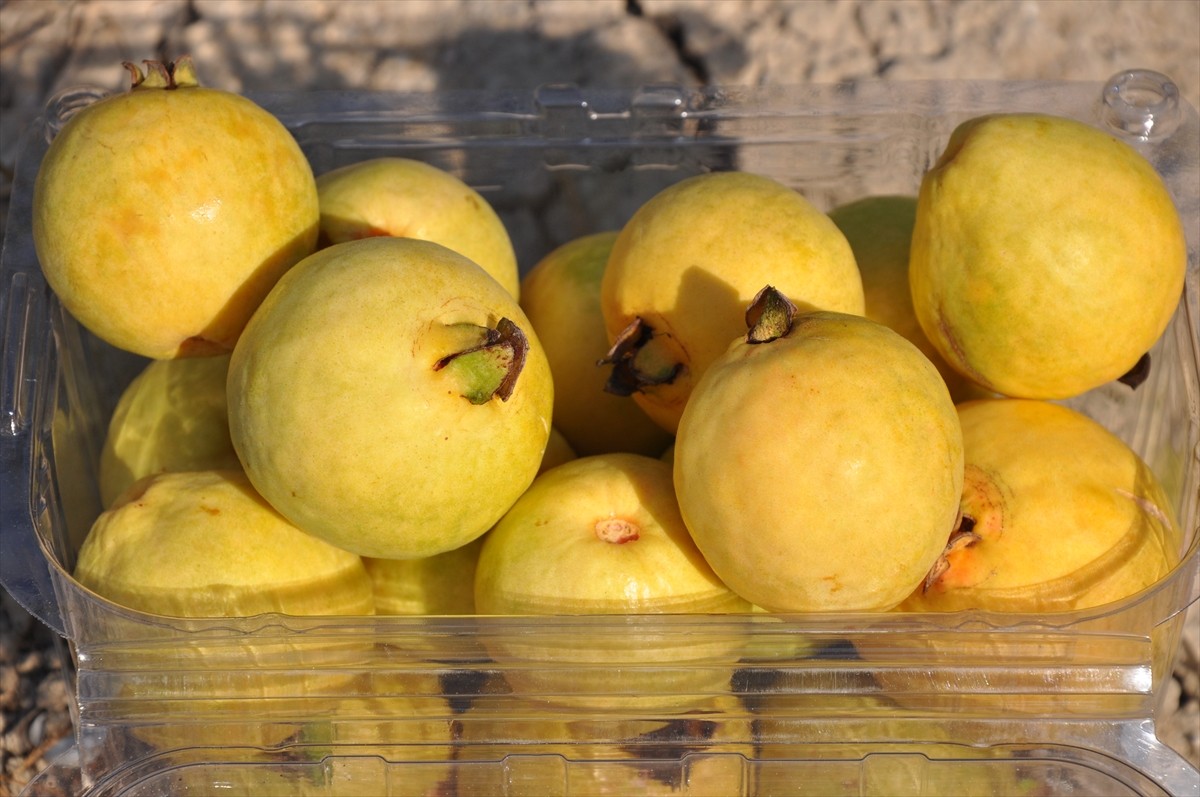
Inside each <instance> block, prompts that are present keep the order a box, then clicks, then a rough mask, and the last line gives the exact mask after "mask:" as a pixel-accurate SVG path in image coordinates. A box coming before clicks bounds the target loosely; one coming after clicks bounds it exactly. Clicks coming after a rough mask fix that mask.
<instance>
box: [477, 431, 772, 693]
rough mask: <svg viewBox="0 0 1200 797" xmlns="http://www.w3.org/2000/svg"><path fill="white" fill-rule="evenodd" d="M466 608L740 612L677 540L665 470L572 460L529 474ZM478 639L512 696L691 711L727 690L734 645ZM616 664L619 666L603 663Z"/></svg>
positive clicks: (650, 637)
mask: <svg viewBox="0 0 1200 797" xmlns="http://www.w3.org/2000/svg"><path fill="white" fill-rule="evenodd" d="M475 608H476V611H477V612H478V613H480V614H497V615H545V614H574V615H596V614H601V615H624V616H629V615H646V614H692V613H714V614H720V613H728V612H745V611H749V609H750V605H749V604H748V603H747V602H746V601H745V600H743V599H742V598H741V597H739V596H738V595H736V594H734V593H733V592H732V591H730V589H729V588H728V587H727V586H725V585H724V584H723V583H721V581H720V579H719V578H717V576H716V575H714V573H713V571H712V569H711V568H710V567H709V566H708V564H707V562H705V560H704V557H703V556H701V554H700V552H699V551H698V550H697V549H696V546H695V545H694V544H693V542H692V540H691V538H690V537H689V536H688V532H687V529H686V527H684V525H683V521H682V519H681V518H680V516H679V507H678V505H677V503H676V501H675V494H674V489H673V488H672V486H671V469H670V466H668V465H667V464H666V463H664V462H662V461H661V460H657V459H652V458H650V457H645V456H642V455H639V454H626V453H614V454H597V455H594V456H591V457H581V458H579V459H576V460H572V461H571V462H567V463H566V464H563V465H560V466H558V467H557V468H553V469H551V470H548V471H546V472H545V473H543V474H542V475H541V476H539V477H538V478H537V479H536V480H535V481H534V483H533V484H532V485H531V486H530V487H529V489H528V490H527V491H526V492H525V494H524V495H522V496H521V498H520V499H519V500H518V501H517V502H516V503H515V504H513V507H512V508H511V509H510V510H509V511H508V512H507V513H506V514H505V516H504V517H503V518H502V519H501V520H500V522H499V523H497V524H496V527H495V528H493V529H492V530H491V531H490V532H489V533H488V534H487V536H486V537H485V538H484V543H483V548H482V550H481V551H480V554H479V561H478V564H477V568H476V572H475ZM624 631H625V632H623V633H619V634H612V633H609V632H605V633H600V634H596V635H595V636H592V635H589V634H588V632H587V631H585V630H581V631H580V632H579V636H578V638H573V639H568V638H567V637H566V636H565V635H562V634H561V633H559V634H555V633H550V634H546V635H540V634H523V633H522V634H511V635H489V636H488V637H487V638H486V639H485V640H484V642H485V644H486V645H487V647H488V651H489V652H490V653H491V655H492V657H493V658H495V659H496V660H497V661H499V662H501V663H503V664H506V679H507V680H508V682H509V683H510V684H511V685H512V686H513V688H514V689H517V690H519V691H520V692H522V693H524V694H528V695H537V696H538V698H539V699H544V700H546V701H548V702H551V703H556V704H559V705H573V706H589V707H596V708H598V707H602V706H607V707H616V706H625V707H627V708H632V707H641V708H647V707H650V706H664V705H672V706H673V705H679V704H683V703H691V702H693V701H694V700H696V699H697V696H700V695H704V694H709V693H711V692H712V690H716V689H723V688H724V687H725V685H727V683H728V680H729V678H730V676H731V673H732V670H733V667H734V666H735V664H736V662H737V660H738V657H739V649H740V645H741V642H742V640H741V639H740V636H739V635H737V634H731V632H730V631H729V630H728V629H723V630H722V631H721V632H717V633H708V632H699V633H696V634H691V635H677V636H671V635H670V633H669V631H668V632H666V633H664V632H662V631H659V630H655V629H653V628H651V629H650V630H642V629H640V628H638V627H637V626H631V627H629V628H628V629H625V630H624ZM614 661H619V662H620V663H621V666H619V667H612V666H609V663H610V662H614Z"/></svg>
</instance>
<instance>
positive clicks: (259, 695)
mask: <svg viewBox="0 0 1200 797" xmlns="http://www.w3.org/2000/svg"><path fill="white" fill-rule="evenodd" d="M94 96H95V92H94V91H92V90H90V89H81V90H78V91H74V92H69V93H67V94H65V95H61V96H59V97H57V98H55V101H54V102H52V103H51V104H50V105H49V106H48V108H47V114H46V115H45V117H44V118H42V119H40V120H39V121H38V122H37V123H36V124H34V125H33V126H32V127H31V128H30V129H29V130H28V131H27V134H26V138H25V139H24V142H23V145H24V148H23V150H22V151H21V155H20V160H19V163H18V168H17V173H16V177H15V181H14V193H13V198H12V205H11V215H10V219H9V223H8V231H9V233H8V238H7V240H6V241H5V247H4V251H3V256H2V261H0V262H2V274H0V276H2V280H3V282H2V284H3V304H2V305H0V320H2V323H3V329H2V334H3V341H2V343H3V348H2V351H3V370H2V372H0V377H2V381H0V462H2V466H3V471H2V476H0V479H2V481H0V487H2V494H0V541H2V543H3V556H2V558H0V581H2V582H3V585H4V587H5V588H6V589H8V590H9V591H10V592H11V593H12V594H13V595H14V596H15V597H16V598H17V600H19V601H20V602H21V603H22V604H23V605H24V606H25V607H26V608H28V609H29V610H30V611H31V612H32V613H33V614H34V615H36V616H37V617H39V618H40V619H41V620H43V621H44V622H45V623H46V624H47V625H49V626H50V627H51V628H53V629H55V630H56V631H58V632H59V633H60V634H62V635H63V636H64V637H65V638H66V639H67V640H68V644H69V645H70V648H71V651H72V660H73V670H74V672H73V675H74V686H75V692H76V696H77V706H76V708H77V712H78V714H77V744H76V747H75V748H74V749H73V750H72V751H71V753H70V759H69V760H66V761H63V762H62V763H60V764H59V765H56V766H55V767H53V768H51V769H50V770H48V771H47V772H46V773H45V774H43V776H41V777H39V778H38V779H37V780H36V781H35V782H34V783H33V784H31V786H30V788H29V791H28V793H30V794H35V795H36V794H43V793H55V792H53V791H51V790H52V789H53V788H55V784H58V783H68V784H70V786H69V788H71V789H72V790H73V791H74V792H76V793H84V794H87V795H89V797H98V796H99V795H105V796H107V795H118V794H119V795H148V794H155V795H167V794H183V793H193V792H200V793H209V792H220V793H247V794H256V795H258V794H268V795H269V794H275V793H280V794H285V793H286V794H307V793H311V794H319V795H335V794H380V795H383V794H386V795H407V794H426V793H437V794H458V795H464V796H467V795H485V794H486V795H493V794H509V795H519V794H537V795H599V794H629V793H637V794H657V793H665V794H690V795H701V794H722V795H728V794H755V795H776V794H792V795H802V794H803V795H807V794H853V795H870V794H880V795H884V794H886V795H900V794H920V795H935V794H953V795H969V794H976V793H978V794H989V795H991V794H1029V795H1035V794H1036V795H1066V794H1071V795H1083V794H1087V795H1095V794H1128V795H1165V794H1172V795H1189V794H1190V795H1197V794H1200V773H1197V771H1196V770H1195V769H1194V768H1193V767H1191V766H1190V765H1189V764H1188V763H1187V762H1186V761H1185V760H1184V759H1183V758H1182V757H1180V756H1179V755H1178V754H1177V753H1175V752H1174V751H1172V750H1171V749H1170V748H1169V747H1167V746H1166V745H1164V744H1163V743H1161V742H1160V741H1159V740H1158V739H1157V738H1156V736H1155V732H1154V727H1155V716H1156V713H1157V712H1158V711H1159V710H1160V702H1161V701H1160V698H1161V696H1162V694H1163V691H1164V690H1163V687H1164V684H1165V682H1166V680H1167V679H1169V678H1170V673H1171V667H1172V664H1173V658H1174V656H1175V652H1176V650H1177V647H1178V640H1179V635H1180V632H1181V630H1182V624H1183V622H1184V611H1185V609H1186V608H1187V607H1188V605H1189V604H1191V603H1192V602H1194V601H1195V600H1196V599H1197V596H1198V595H1200V530H1198V524H1200V378H1198V373H1200V333H1198V331H1197V327H1198V324H1197V322H1198V319H1200V302H1198V290H1200V263H1198V257H1197V246H1198V240H1200V120H1198V118H1197V113H1196V110H1195V109H1193V108H1191V107H1190V106H1188V105H1187V104H1186V103H1184V102H1182V101H1180V99H1179V97H1178V92H1177V91H1176V90H1175V87H1174V85H1173V84H1171V82H1170V81H1169V80H1168V79H1167V78H1165V77H1163V76H1161V75H1157V74H1155V73H1148V72H1141V71H1135V72H1127V73H1122V74H1120V75H1117V76H1115V77H1114V78H1113V79H1112V80H1110V81H1109V82H1108V83H1107V84H1092V83H1055V82H1016V83H1014V82H961V81H960V82H954V81H951V82H909V83H887V82H878V83H857V84H848V85H824V86H805V87H790V88H777V89H726V88H705V89H684V88H681V87H678V86H669V85H664V86H648V87H644V88H642V89H639V90H636V91H583V90H579V89H577V88H575V87H572V86H565V85H564V86H546V87H543V88H542V89H540V90H538V91H537V92H533V93H528V94H524V93H473V92H459V93H443V94H426V95H411V94H403V95H401V94H366V93H353V92H330V93H305V94H269V95H254V99H255V100H257V101H258V102H260V103H261V104H262V105H264V106H265V107H266V108H268V109H269V110H271V111H272V112H274V113H275V114H277V115H278V116H279V117H280V118H281V119H282V120H283V121H284V122H285V123H286V124H287V125H288V127H289V128H290V129H291V130H292V131H293V132H294V134H295V136H296V137H297V139H298V140H299V142H300V143H301V145H302V147H303V148H304V150H305V152H306V153H307V154H308V156H309V158H310V159H311V162H312V164H313V167H314V170H315V171H316V172H317V173H322V172H324V171H327V170H329V169H331V168H334V167H336V166H341V165H343V164H346V163H350V162H353V161H357V160H362V159H366V158H370V157H377V156H382V155H399V156H404V157H412V158H418V159H422V160H426V161H429V162H431V163H433V164H435V165H437V166H439V167H441V168H444V169H446V170H448V171H450V172H452V173H454V174H456V175H458V176H460V177H462V178H463V179H464V180H466V181H467V182H468V183H470V184H471V185H472V186H474V187H475V188H476V189H477V190H479V191H480V192H481V193H482V194H483V195H484V196H486V197H487V199H488V200H489V201H490V202H491V203H492V204H493V206H494V207H495V208H496V210H497V211H498V212H499V213H500V215H501V217H502V218H503V219H504V221H505V223H506V224H507V225H508V228H509V230H510V233H511V234H512V237H513V239H514V242H515V244H516V246H517V250H518V254H519V257H520V261H521V263H522V265H523V268H525V269H528V268H529V267H531V266H532V265H533V263H534V262H536V261H537V259H538V258H539V257H540V256H541V255H543V254H544V253H546V252H548V251H549V250H550V249H551V248H553V247H554V246H557V245H558V244H561V243H564V242H566V241H567V240H569V239H572V238H575V237H577V236H579V235H582V234H584V233H588V232H594V231H598V230H604V229H616V228H618V227H620V225H621V224H623V223H624V221H625V220H626V219H627V218H628V216H629V215H630V214H631V213H632V212H633V210H634V209H636V207H638V206H639V205H640V204H641V203H642V202H644V201H645V200H647V199H648V198H650V197H651V196H652V195H654V194H655V193H656V192H657V191H659V190H660V189H662V188H663V187H665V186H667V185H669V184H672V183H674V182H677V181H678V180H680V179H682V178H683V177H686V176H688V175H691V174H695V173H699V172H706V171H711V170H722V169H743V170H747V171H756V172H762V173H765V174H769V175H772V176H774V177H776V178H777V179H780V180H782V181H783V182H785V183H787V184H789V185H792V186H793V187H795V188H797V189H799V190H800V191H801V192H802V193H804V194H805V195H806V196H808V197H809V198H810V199H811V200H812V201H814V202H815V203H816V204H817V205H818V206H819V207H822V208H824V209H828V208H831V207H833V206H834V205H836V204H840V203H843V202H847V201H850V200H853V199H858V198H861V197H863V196H867V195H872V194H884V193H914V194H915V192H916V190H917V187H918V185H919V182H920V178H921V175H922V174H923V173H924V171H925V170H926V169H927V168H928V167H929V166H930V165H931V164H932V163H933V161H934V160H935V159H936V157H937V156H938V154H939V153H940V152H941V149H942V148H943V146H944V145H945V142H946V140H947V138H948V136H949V133H950V131H951V130H952V129H953V128H954V126H955V125H956V124H958V123H959V122H960V121H963V120H964V119H966V118H969V117H972V116H976V115H979V114H982V113H987V112H993V111H1048V112H1053V113H1057V114H1062V115H1067V116H1072V117H1075V118H1078V119H1081V120H1084V121H1087V122H1089V123H1091V124H1094V125H1096V126H1098V127H1101V128H1103V129H1107V130H1110V131H1112V132H1113V133H1115V134H1117V135H1119V136H1121V137H1123V138H1125V139H1126V140H1127V141H1129V142H1130V143H1131V144H1133V145H1134V146H1135V147H1136V148H1138V150H1139V151H1141V152H1142V153H1143V154H1144V155H1145V156H1146V157H1147V158H1148V159H1149V160H1150V161H1151V162H1152V163H1153V164H1154V166H1155V167H1156V168H1157V169H1158V170H1159V172H1160V173H1161V174H1162V175H1163V177H1164V178H1165V180H1166V182H1167V184H1168V186H1169V187H1170V189H1171V191H1172V193H1173V195H1174V198H1175V200H1176V202H1177V205H1178V208H1179V211H1180V213H1181V214H1182V217H1183V220H1184V223H1185V226H1186V230H1187V235H1188V245H1189V262H1188V274H1187V286H1186V290H1185V296H1184V299H1183V301H1182V302H1181V303H1180V306H1179V308H1178V311H1177V312H1176V314H1175V317H1174V319H1173V321H1172V323H1171V325H1170V327H1169V328H1168V330H1167V332H1166V333H1165V335H1164V336H1163V338H1162V339H1161V340H1160V341H1159V342H1158V344H1157V345H1156V346H1155V347H1154V349H1153V350H1152V352H1151V357H1152V363H1153V366H1152V368H1151V370H1150V375H1149V378H1148V379H1147V380H1146V381H1145V382H1144V383H1143V384H1141V385H1140V386H1139V387H1137V388H1136V389H1131V388H1129V387H1127V386H1125V385H1123V384H1119V383H1113V384H1110V385H1105V386H1103V387H1100V388H1097V389H1095V390H1093V391H1091V392H1089V393H1088V394H1086V395H1084V396H1081V397H1080V398H1078V399H1075V400H1072V401H1071V402H1070V404H1071V405H1072V406H1074V407H1076V408H1078V409H1080V410H1082V411H1083V412H1085V413H1086V414H1088V415H1090V416H1091V417H1093V418H1095V419H1097V420H1099V421H1100V422H1102V423H1103V424H1104V425H1106V426H1107V427H1108V428H1110V429H1111V430H1113V431H1114V432H1115V433H1116V434H1118V435H1119V436H1120V437H1121V438H1122V439H1124V440H1125V441H1126V442H1128V443H1129V444H1130V445H1131V446H1132V447H1133V448H1134V450H1136V451H1137V452H1138V453H1139V454H1140V455H1141V456H1142V457H1143V458H1144V459H1145V460H1146V461H1147V463H1148V464H1149V465H1150V466H1151V468H1152V469H1153V470H1154V471H1155V473H1156V474H1157V475H1158V477H1159V478H1160V479H1161V480H1162V482H1163V484H1164V486H1165V488H1166V490H1167V492H1168V494H1169V496H1170V497H1171V499H1172V500H1173V502H1174V509H1175V511H1176V513H1177V515H1178V517H1179V519H1180V521H1181V523H1182V526H1183V530H1184V551H1183V557H1182V561H1181V563H1180V564H1179V565H1178V566H1177V567H1176V568H1175V569H1174V570H1173V571H1172V572H1171V573H1170V574H1169V576H1168V577H1167V578H1165V579H1164V580H1163V581H1161V582H1160V583H1159V584H1157V585H1156V586H1154V587H1153V588H1151V589H1149V590H1147V591H1145V592H1143V593H1141V594H1139V595H1136V596H1133V597H1131V598H1129V599H1127V600H1124V601H1121V602H1120V603H1117V604H1114V605H1110V606H1105V607H1100V608H1097V609H1091V610H1084V611H1074V612H1065V613H1059V614H1047V615H1000V614H994V613H980V612H970V613H961V614H939V615H920V614H855V615H846V614H829V615H824V614H822V615H796V616H791V615H768V614H761V613H759V614H750V615H744V616H740V615H739V616H632V617H572V616H552V617H531V618H511V617H361V618H298V617H285V616H260V617H252V618H239V619H228V620H197V619H175V618H166V617H158V616H150V615H146V614H142V613H139V612H134V611H130V610H127V609H124V608H121V607H119V606H116V605H113V604H112V603H110V602H108V601H106V600H104V599H102V598H100V597H98V596H97V595H95V594H93V593H91V592H89V591H87V590H85V589H83V588H82V587H80V586H79V585H78V584H77V583H76V582H75V581H74V580H73V579H72V578H71V576H70V572H71V569H72V567H73V565H74V557H75V552H76V551H77V549H78V547H79V544H80V542H81V540H82V539H83V537H84V535H85V534H86V532H87V530H88V528H89V527H90V524H91V522H92V520H93V519H94V518H95V516H96V515H97V513H98V512H99V509H100V505H99V496H98V485H97V478H96V470H97V461H98V457H99V451H100V447H101V443H102V441H103V435H104V431H105V427H106V424H107V420H108V417H109V414H110V413H111V411H112V409H113V407H114V405H115V402H116V400H117V397H118V396H119V395H120V392H121V390H122V389H123V388H124V386H125V385H126V384H128V382H129V381H130V380H131V379H132V378H133V376H134V375H135V374H136V373H137V372H138V371H139V370H140V368H141V367H142V366H143V365H144V364H145V361H144V360H141V359H139V358H137V357H135V356H132V355H129V354H126V353H122V352H119V351H116V350H114V349H113V348H111V347H109V346H107V345H106V344H104V343H102V342H100V341H98V340H97V339H95V338H94V337H93V336H91V335H90V334H89V333H87V332H86V331H85V330H83V329H82V328H81V327H80V326H79V324H78V323H77V322H76V321H75V320H74V319H72V318H71V317H70V316H69V314H67V313H66V312H65V311H64V310H63V309H62V308H61V306H60V305H59V304H58V302H57V301H56V300H55V298H54V296H53V295H52V293H51V292H50V291H49V290H48V289H47V287H46V285H45V282H44V280H43V277H42V275H41V274H40V271H39V268H38V264H37V260H36V257H35V255H34V249H33V244H32V240H31V235H30V217H31V211H30V203H31V193H32V185H33V180H34V176H35V174H36V171H37V168H38V164H39V162H40V159H41V157H42V155H43V154H44V152H45V149H46V146H47V142H48V139H49V138H50V137H51V136H52V135H53V132H54V131H55V130H56V129H57V127H58V126H59V125H60V124H61V118H60V117H61V114H62V113H63V112H64V110H65V111H68V112H69V110H70V109H71V108H74V107H78V106H79V104H80V103H81V102H86V101H88V100H89V99H91V98H93V97H94Z"/></svg>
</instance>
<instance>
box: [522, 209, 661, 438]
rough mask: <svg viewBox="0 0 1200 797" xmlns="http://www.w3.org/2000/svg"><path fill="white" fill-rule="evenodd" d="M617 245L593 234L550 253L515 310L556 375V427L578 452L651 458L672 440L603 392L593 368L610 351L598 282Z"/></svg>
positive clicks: (603, 378)
mask: <svg viewBox="0 0 1200 797" xmlns="http://www.w3.org/2000/svg"><path fill="white" fill-rule="evenodd" d="M616 239H617V233H616V232H599V233H593V234H591V235H585V236H582V237H579V238H575V239H573V240H570V241H568V242H567V243H565V244H563V245H561V246H559V247H558V248H556V249H554V250H552V251H551V252H550V253H549V254H547V255H546V256H545V257H543V258H542V259H541V260H540V261H538V262H537V263H536V264H535V265H534V267H533V268H532V269H531V270H530V271H529V273H527V274H526V275H525V277H524V278H523V279H522V280H521V307H522V308H524V310H525V314H526V315H527V316H529V321H530V323H532V324H533V328H534V330H535V331H536V332H537V334H538V338H539V339H540V340H541V341H542V346H543V347H544V348H545V349H546V357H547V358H548V359H549V360H550V371H551V373H553V374H554V386H555V391H554V425H555V426H556V427H557V428H558V429H559V430H561V431H562V433H563V436H564V437H566V438H567V442H569V443H570V444H571V447H572V448H573V449H574V450H575V451H576V453H578V454H580V455H583V456H588V455H591V454H606V453H613V452H619V451H624V452H629V453H632V454H645V455H647V456H657V455H658V454H659V453H661V452H662V450H663V449H664V448H666V447H667V445H668V444H669V443H670V442H671V435H670V434H669V433H668V432H667V431H665V430H664V429H662V428H661V427H660V426H659V425H658V424H657V423H655V422H654V421H652V420H650V417H649V416H648V415H646V413H645V411H644V410H642V408H641V407H640V406H639V405H638V404H637V402H635V401H633V400H631V399H630V398H629V397H628V396H618V395H614V394H613V393H611V392H609V391H607V390H605V389H604V386H605V383H606V382H607V380H608V371H607V369H605V368H602V367H600V366H599V365H597V363H598V362H599V361H600V360H602V359H603V358H604V357H605V355H606V354H607V352H608V348H609V344H608V335H607V333H606V332H605V329H604V317H603V315H602V314H601V311H600V280H601V278H602V277H603V276H604V267H605V264H606V263H607V262H608V256H609V253H610V252H611V251H612V247H613V243H614V242H615V241H616Z"/></svg>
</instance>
